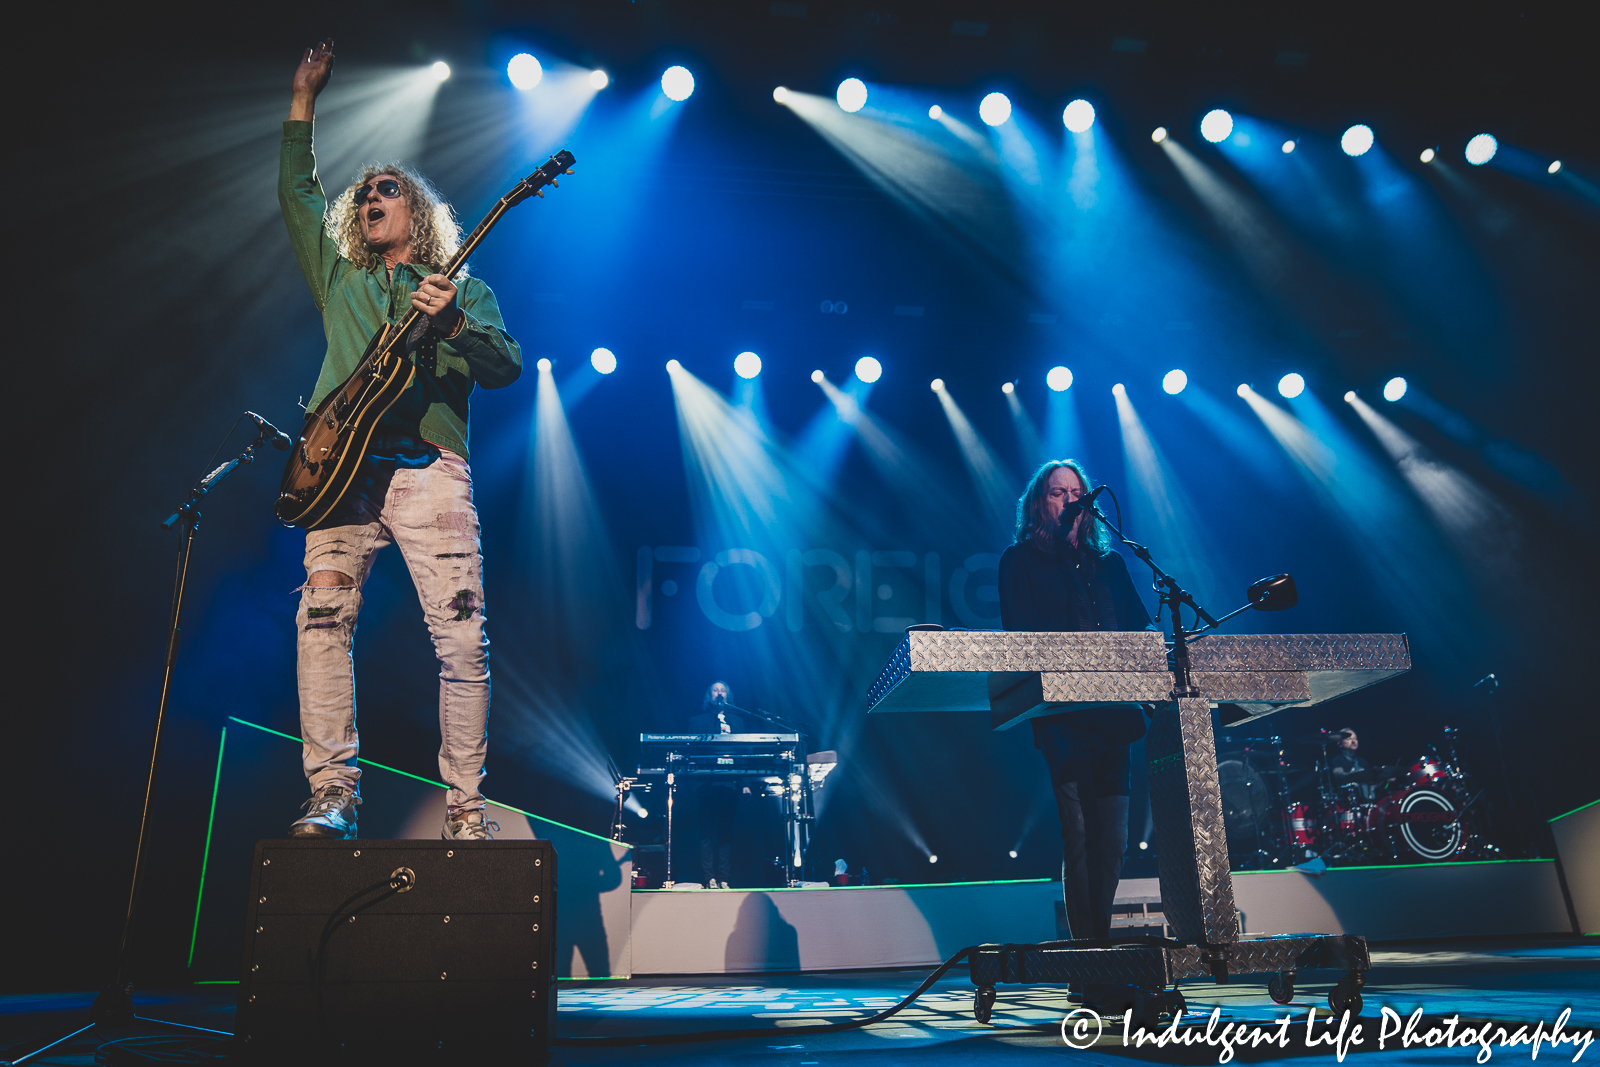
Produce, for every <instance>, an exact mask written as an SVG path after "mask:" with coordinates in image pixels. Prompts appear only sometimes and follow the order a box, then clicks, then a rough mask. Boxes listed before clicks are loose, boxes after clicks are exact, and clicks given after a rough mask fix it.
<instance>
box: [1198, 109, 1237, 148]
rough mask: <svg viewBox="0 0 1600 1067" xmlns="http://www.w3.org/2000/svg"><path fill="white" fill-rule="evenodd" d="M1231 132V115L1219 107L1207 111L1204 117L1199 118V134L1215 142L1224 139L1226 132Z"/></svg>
mask: <svg viewBox="0 0 1600 1067" xmlns="http://www.w3.org/2000/svg"><path fill="white" fill-rule="evenodd" d="M1232 132H1233V116H1232V115H1230V114H1228V113H1227V112H1226V111H1224V110H1222V109H1221V108H1220V107H1219V108H1216V109H1215V110H1213V111H1207V112H1206V117H1205V118H1203V119H1201V120H1200V136H1201V137H1204V138H1205V139H1206V140H1208V141H1210V142H1211V143H1212V144H1216V143H1217V142H1218V141H1226V140H1227V139H1228V134H1230V133H1232Z"/></svg>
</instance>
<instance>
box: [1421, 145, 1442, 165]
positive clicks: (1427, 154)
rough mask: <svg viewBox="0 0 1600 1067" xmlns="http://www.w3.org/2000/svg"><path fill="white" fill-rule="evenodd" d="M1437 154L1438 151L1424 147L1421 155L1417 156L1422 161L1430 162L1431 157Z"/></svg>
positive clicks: (1431, 160)
mask: <svg viewBox="0 0 1600 1067" xmlns="http://www.w3.org/2000/svg"><path fill="white" fill-rule="evenodd" d="M1438 154H1439V153H1437V152H1435V151H1434V150H1433V149H1431V148H1424V149H1423V150H1422V155H1420V156H1418V157H1417V158H1418V159H1420V160H1422V161H1423V162H1424V163H1432V162H1433V157H1434V156H1436V155H1438Z"/></svg>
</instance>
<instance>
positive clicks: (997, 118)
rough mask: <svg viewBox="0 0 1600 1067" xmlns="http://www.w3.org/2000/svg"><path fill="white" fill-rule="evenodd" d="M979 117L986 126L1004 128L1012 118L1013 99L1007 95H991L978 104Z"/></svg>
mask: <svg viewBox="0 0 1600 1067" xmlns="http://www.w3.org/2000/svg"><path fill="white" fill-rule="evenodd" d="M978 117H979V118H980V119H982V120H983V123H984V125H985V126H1003V125H1005V121H1006V119H1008V118H1010V117H1011V99H1010V98H1009V97H1008V96H1006V94H1005V93H990V94H989V95H988V96H986V97H984V98H983V100H982V101H980V102H979V104H978Z"/></svg>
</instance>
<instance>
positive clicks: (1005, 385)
mask: <svg viewBox="0 0 1600 1067" xmlns="http://www.w3.org/2000/svg"><path fill="white" fill-rule="evenodd" d="M1000 391H1001V392H1002V393H1004V394H1006V395H1007V396H1010V395H1011V394H1012V393H1014V392H1016V391H1017V387H1016V385H1015V384H1013V383H1012V382H1002V383H1001V385H1000Z"/></svg>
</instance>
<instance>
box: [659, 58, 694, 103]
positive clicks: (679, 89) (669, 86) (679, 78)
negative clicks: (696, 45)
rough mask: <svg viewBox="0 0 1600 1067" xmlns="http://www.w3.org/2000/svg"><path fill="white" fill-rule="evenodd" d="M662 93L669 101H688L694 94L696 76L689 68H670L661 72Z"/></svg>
mask: <svg viewBox="0 0 1600 1067" xmlns="http://www.w3.org/2000/svg"><path fill="white" fill-rule="evenodd" d="M661 91H662V92H663V93H666V94H667V99H668V100H678V101H683V100H687V99H689V97H690V96H691V95H692V94H693V93H694V75H693V74H690V73H689V68H688V67H676V66H674V67H668V68H667V69H666V70H664V71H662V72H661Z"/></svg>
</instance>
